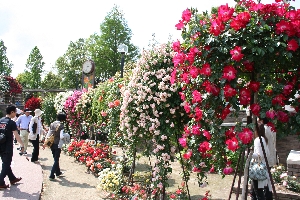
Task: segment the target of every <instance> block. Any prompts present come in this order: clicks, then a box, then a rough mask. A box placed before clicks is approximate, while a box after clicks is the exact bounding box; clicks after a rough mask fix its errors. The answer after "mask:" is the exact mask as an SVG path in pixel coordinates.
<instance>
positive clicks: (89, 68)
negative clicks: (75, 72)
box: [82, 60, 94, 74]
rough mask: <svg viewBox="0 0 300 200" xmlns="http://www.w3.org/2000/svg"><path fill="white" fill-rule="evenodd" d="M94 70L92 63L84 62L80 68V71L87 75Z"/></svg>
mask: <svg viewBox="0 0 300 200" xmlns="http://www.w3.org/2000/svg"><path fill="white" fill-rule="evenodd" d="M93 70H94V63H93V62H92V61H89V60H88V61H85V62H84V63H83V66H82V71H83V73H85V74H89V73H91V72H93Z"/></svg>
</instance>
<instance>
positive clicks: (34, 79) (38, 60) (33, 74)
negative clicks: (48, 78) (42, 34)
mask: <svg viewBox="0 0 300 200" xmlns="http://www.w3.org/2000/svg"><path fill="white" fill-rule="evenodd" d="M44 65H45V63H44V62H43V56H42V54H41V52H40V50H39V49H38V47H37V46H35V47H34V48H33V49H32V51H31V52H30V54H29V57H28V59H27V62H26V70H25V76H24V77H23V79H26V80H22V81H24V82H27V84H28V88H30V89H39V88H41V83H42V77H41V75H42V72H43V67H44Z"/></svg>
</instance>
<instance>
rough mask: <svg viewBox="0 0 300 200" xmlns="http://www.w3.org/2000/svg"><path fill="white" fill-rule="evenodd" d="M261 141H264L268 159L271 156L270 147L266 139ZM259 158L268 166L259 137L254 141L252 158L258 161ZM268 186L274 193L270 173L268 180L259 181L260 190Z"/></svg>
mask: <svg viewBox="0 0 300 200" xmlns="http://www.w3.org/2000/svg"><path fill="white" fill-rule="evenodd" d="M261 139H262V143H263V145H264V149H265V153H266V156H267V158H268V157H269V156H270V153H269V148H268V145H267V144H266V141H265V138H263V137H261ZM258 156H259V157H260V158H261V162H262V163H264V164H266V161H265V158H264V154H263V150H262V147H261V144H260V139H259V137H257V138H255V140H254V152H253V155H252V158H253V159H257V158H258ZM268 160H269V159H268ZM267 185H268V187H269V191H272V185H271V181H270V177H269V174H268V173H267V179H266V180H263V181H258V188H264V187H265V186H267Z"/></svg>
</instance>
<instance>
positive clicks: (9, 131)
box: [0, 105, 24, 189]
mask: <svg viewBox="0 0 300 200" xmlns="http://www.w3.org/2000/svg"><path fill="white" fill-rule="evenodd" d="M16 112H17V109H16V107H15V106H13V105H9V106H8V107H7V108H6V114H7V115H6V117H3V118H1V119H0V122H1V124H2V125H3V126H1V127H2V128H3V129H4V130H5V136H6V141H5V142H4V143H3V144H1V150H3V151H1V160H2V170H1V173H0V189H5V188H8V187H9V185H6V184H5V181H4V179H5V177H6V176H8V179H9V180H10V184H11V185H13V184H15V183H17V182H19V181H20V180H21V179H22V178H21V177H19V178H17V177H15V175H14V174H13V172H12V170H11V166H10V165H11V162H12V157H13V140H14V136H15V138H16V139H17V141H18V142H19V143H20V145H21V152H23V151H24V150H23V149H24V147H23V142H22V140H21V138H20V136H19V134H18V132H17V130H18V129H17V125H16V123H15V122H14V121H13V120H11V119H12V118H14V117H15V116H16ZM4 126H5V127H4ZM2 147H3V148H2Z"/></svg>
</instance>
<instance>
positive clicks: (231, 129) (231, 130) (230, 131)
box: [225, 126, 235, 139]
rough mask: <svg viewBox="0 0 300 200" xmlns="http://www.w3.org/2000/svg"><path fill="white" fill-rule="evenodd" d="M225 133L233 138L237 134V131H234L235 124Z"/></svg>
mask: <svg viewBox="0 0 300 200" xmlns="http://www.w3.org/2000/svg"><path fill="white" fill-rule="evenodd" d="M225 135H226V137H227V138H229V139H230V138H232V137H234V136H235V132H234V126H233V127H231V128H230V129H228V130H227V131H226V132H225Z"/></svg>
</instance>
